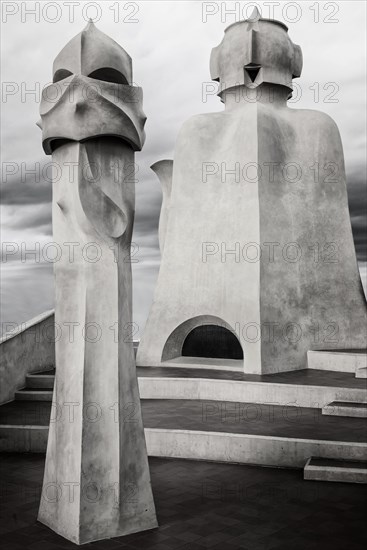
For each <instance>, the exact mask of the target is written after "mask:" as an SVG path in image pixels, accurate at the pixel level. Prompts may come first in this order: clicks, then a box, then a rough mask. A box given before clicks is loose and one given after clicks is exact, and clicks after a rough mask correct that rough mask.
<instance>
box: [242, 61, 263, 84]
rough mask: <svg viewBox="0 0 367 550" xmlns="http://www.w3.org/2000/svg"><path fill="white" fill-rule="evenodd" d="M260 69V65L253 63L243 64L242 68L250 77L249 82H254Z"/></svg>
mask: <svg viewBox="0 0 367 550" xmlns="http://www.w3.org/2000/svg"><path fill="white" fill-rule="evenodd" d="M260 69H261V65H256V64H255V63H249V64H248V65H245V66H244V70H245V72H246V73H247V74H248V76H249V77H250V80H251V82H255V80H256V78H257V75H258V74H259V71H260Z"/></svg>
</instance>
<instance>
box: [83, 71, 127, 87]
mask: <svg viewBox="0 0 367 550" xmlns="http://www.w3.org/2000/svg"><path fill="white" fill-rule="evenodd" d="M88 76H89V78H94V79H95V80H103V81H104V82H113V83H114V84H127V85H128V84H129V83H128V81H127V79H126V77H125V75H123V74H122V73H121V72H120V71H118V70H117V69H112V68H111V67H102V68H101V69H97V70H96V71H93V72H92V73H90V74H89V75H88Z"/></svg>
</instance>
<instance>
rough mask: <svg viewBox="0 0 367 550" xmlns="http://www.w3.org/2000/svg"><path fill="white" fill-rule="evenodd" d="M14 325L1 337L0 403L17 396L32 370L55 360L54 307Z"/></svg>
mask: <svg viewBox="0 0 367 550" xmlns="http://www.w3.org/2000/svg"><path fill="white" fill-rule="evenodd" d="M9 328H10V327H9ZM11 328H12V330H11V331H9V332H8V333H7V334H5V335H4V336H3V337H2V338H1V340H0V405H1V404H2V403H6V402H7V401H11V400H12V399H14V394H15V392H16V390H19V389H20V388H22V387H24V386H25V383H26V376H27V374H28V373H31V372H37V371H41V370H47V369H49V368H50V366H52V365H54V364H55V337H54V315H53V310H52V311H45V312H44V313H42V314H41V315H38V316H37V317H34V318H33V319H31V320H29V321H27V322H26V323H24V324H23V325H21V326H18V327H15V326H14V327H11Z"/></svg>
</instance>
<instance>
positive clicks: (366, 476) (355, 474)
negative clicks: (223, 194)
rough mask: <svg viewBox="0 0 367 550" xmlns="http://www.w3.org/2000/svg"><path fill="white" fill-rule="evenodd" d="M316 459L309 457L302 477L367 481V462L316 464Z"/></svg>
mask: <svg viewBox="0 0 367 550" xmlns="http://www.w3.org/2000/svg"><path fill="white" fill-rule="evenodd" d="M318 462H322V461H318V460H317V459H314V458H309V460H308V461H307V463H306V466H305V468H304V474H303V478H304V479H308V480H312V481H337V482H341V483H367V462H364V463H361V464H360V465H359V464H358V463H356V464H355V465H353V463H352V462H350V463H349V464H348V465H345V466H343V465H342V463H341V461H339V462H337V461H335V462H336V464H334V465H333V464H332V463H333V461H332V460H330V461H329V463H330V464H329V465H324V464H318Z"/></svg>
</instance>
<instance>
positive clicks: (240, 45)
mask: <svg viewBox="0 0 367 550" xmlns="http://www.w3.org/2000/svg"><path fill="white" fill-rule="evenodd" d="M254 19H256V17H255V18H254ZM244 64H245V72H244ZM247 65H249V67H248V69H250V72H251V70H253V69H254V66H255V69H256V67H257V68H259V72H258V76H257V77H256V79H255V80H254V82H251V85H250V82H249V78H248V77H249V73H248V69H246V66H247ZM301 68H302V56H301V52H300V49H299V47H298V46H294V44H292V42H291V41H290V39H289V38H288V35H287V32H286V28H285V27H284V25H282V24H281V23H279V22H276V21H263V20H261V19H260V20H258V21H256V22H253V23H252V22H249V21H244V22H241V23H238V24H236V25H233V26H231V27H230V28H229V29H227V31H226V33H225V38H224V40H223V42H222V44H221V45H220V46H218V48H215V50H214V52H213V54H212V67H211V72H212V78H214V79H218V78H219V80H220V85H221V91H220V96H221V100H222V101H223V103H224V106H225V110H224V111H223V112H216V113H210V114H201V115H196V116H194V117H192V118H190V119H189V120H188V121H186V122H185V123H184V125H183V127H182V128H181V130H180V132H179V135H178V138H177V141H176V145H175V153H174V161H173V174H172V190H171V195H170V206H169V213H168V220H167V229H166V237H165V244H164V250H163V253H162V260H161V266H160V271H159V277H158V281H157V285H156V289H155V294H154V300H153V304H152V307H151V310H150V314H149V318H148V321H147V324H146V327H145V331H144V335H143V337H142V339H141V343H140V346H139V349H138V354H137V364H138V365H141V366H158V365H162V364H163V361H166V360H171V359H174V358H175V357H180V356H181V355H182V346H183V343H184V341H185V338H186V337H187V336H188V334H189V333H190V331H192V330H193V329H195V328H196V327H198V326H200V325H205V324H217V325H220V326H223V327H225V328H227V329H228V330H230V331H232V332H233V333H234V334H235V335H236V336H237V338H238V340H239V342H240V344H241V346H242V349H243V355H244V372H245V373H256V374H268V373H277V372H281V371H290V370H297V369H304V368H306V366H307V352H308V351H309V350H313V349H320V347H321V346H322V347H323V348H324V349H335V347H341V348H357V349H366V347H367V335H366V331H365V326H366V323H367V315H366V300H365V296H364V292H363V288H362V284H361V280H360V275H359V271H358V265H357V261H356V254H355V249H354V242H353V236H352V230H351V224H350V217H349V210H348V200H347V189H346V176H345V168H344V156H343V148H342V142H341V138H340V134H339V130H338V128H337V126H336V124H335V122H334V121H333V120H332V119H331V118H330V117H329V116H328V115H326V114H324V113H322V112H318V111H313V110H301V109H299V110H297V109H293V108H292V109H291V108H289V107H288V106H287V99H288V97H289V94H290V89H291V80H292V78H293V77H295V76H299V75H300V73H301ZM246 71H247V75H246ZM250 80H251V79H250ZM312 167H314V168H315V167H316V172H317V173H315V169H314V168H312ZM317 168H318V171H317Z"/></svg>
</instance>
